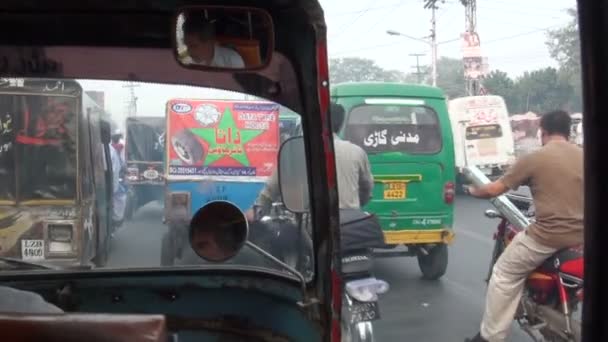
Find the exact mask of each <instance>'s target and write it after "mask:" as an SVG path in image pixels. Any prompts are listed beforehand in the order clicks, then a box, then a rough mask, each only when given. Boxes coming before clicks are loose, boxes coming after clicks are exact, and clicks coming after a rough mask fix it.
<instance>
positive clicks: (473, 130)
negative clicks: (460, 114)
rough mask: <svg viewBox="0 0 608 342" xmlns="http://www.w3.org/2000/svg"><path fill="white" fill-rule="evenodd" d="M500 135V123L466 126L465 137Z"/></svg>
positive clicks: (484, 137) (470, 138) (478, 137)
mask: <svg viewBox="0 0 608 342" xmlns="http://www.w3.org/2000/svg"><path fill="white" fill-rule="evenodd" d="M500 137H502V128H501V127H500V125H480V126H470V127H467V132H466V139H467V140H477V139H490V138H500Z"/></svg>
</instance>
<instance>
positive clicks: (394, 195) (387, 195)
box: [384, 182, 407, 200]
mask: <svg viewBox="0 0 608 342" xmlns="http://www.w3.org/2000/svg"><path fill="white" fill-rule="evenodd" d="M406 196H407V184H406V183H405V182H399V183H386V184H384V199H389V200H391V199H395V200H396V199H405V197H406Z"/></svg>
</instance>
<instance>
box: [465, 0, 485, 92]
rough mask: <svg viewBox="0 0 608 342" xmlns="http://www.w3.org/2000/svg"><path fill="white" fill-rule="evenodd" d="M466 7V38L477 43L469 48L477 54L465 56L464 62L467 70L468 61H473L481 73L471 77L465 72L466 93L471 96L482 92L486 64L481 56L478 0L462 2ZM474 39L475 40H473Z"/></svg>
mask: <svg viewBox="0 0 608 342" xmlns="http://www.w3.org/2000/svg"><path fill="white" fill-rule="evenodd" d="M460 2H461V3H462V5H463V6H464V16H465V36H466V37H468V39H469V41H470V42H471V41H475V43H474V45H471V46H469V48H473V49H475V48H476V49H477V52H476V53H474V54H473V55H464V56H463V61H465V68H467V63H466V60H467V59H468V60H471V61H472V62H473V65H474V64H479V68H480V69H481V71H482V72H481V73H480V74H479V75H476V76H473V77H471V76H470V75H467V74H466V72H465V81H466V85H465V87H466V91H467V94H468V95H469V96H475V95H479V94H480V92H481V90H482V85H481V79H482V77H483V75H484V72H485V71H484V70H485V63H484V58H483V56H482V55H481V53H480V51H481V50H479V49H480V45H479V44H480V43H479V35H478V34H477V0H460ZM471 39H473V40H471Z"/></svg>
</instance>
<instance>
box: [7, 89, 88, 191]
mask: <svg viewBox="0 0 608 342" xmlns="http://www.w3.org/2000/svg"><path fill="white" fill-rule="evenodd" d="M0 106H2V108H3V109H5V112H4V113H2V114H1V115H0V116H1V117H0V120H1V124H0V126H1V129H0V175H2V177H0V189H1V190H0V199H2V200H10V201H16V200H19V201H26V200H35V199H74V197H75V195H76V169H77V168H76V132H77V131H76V127H77V123H76V108H77V102H76V99H75V98H73V97H67V96H41V95H16V94H0ZM16 165H18V166H17V167H16Z"/></svg>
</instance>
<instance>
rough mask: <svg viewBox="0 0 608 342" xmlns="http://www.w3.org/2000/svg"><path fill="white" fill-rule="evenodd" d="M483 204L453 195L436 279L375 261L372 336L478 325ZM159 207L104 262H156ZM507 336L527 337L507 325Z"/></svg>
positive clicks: (451, 333) (404, 261) (439, 341)
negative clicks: (379, 287)
mask: <svg viewBox="0 0 608 342" xmlns="http://www.w3.org/2000/svg"><path fill="white" fill-rule="evenodd" d="M488 208H490V204H489V202H487V201H484V200H478V199H474V198H470V197H467V196H460V197H458V198H457V201H456V212H455V215H456V218H455V231H456V239H455V240H454V243H453V244H452V246H451V247H450V250H449V253H450V256H449V266H448V272H447V274H446V275H445V276H444V277H443V278H441V280H439V281H435V282H430V281H424V280H422V279H421V278H420V271H419V269H418V264H417V261H416V258H413V257H411V258H407V257H403V258H391V259H380V260H377V261H376V263H375V273H376V277H378V278H380V279H384V280H386V281H388V282H389V284H390V286H391V289H390V292H389V293H387V294H385V295H383V296H382V298H381V301H380V310H381V315H382V319H381V320H380V321H377V322H376V323H374V330H375V334H376V336H377V341H379V342H383V341H425V342H448V341H463V340H464V338H465V337H467V336H471V335H473V334H475V333H476V332H477V331H478V330H479V322H480V320H481V316H482V313H483V306H484V301H485V286H486V284H485V282H484V278H485V276H486V272H487V270H488V262H489V258H490V252H491V249H492V246H493V245H492V243H493V241H492V234H493V232H494V228H495V225H496V222H495V221H492V220H489V219H487V218H485V217H484V216H483V212H484V210H485V209H488ZM161 212H162V209H161V208H160V207H159V206H158V204H156V203H152V204H150V205H148V206H146V207H144V208H142V209H141V210H139V211H138V212H137V213H136V216H135V219H134V221H132V222H129V223H127V224H125V226H124V227H123V228H122V229H121V230H119V231H118V232H117V233H116V234H115V238H114V241H113V244H112V251H111V254H110V257H109V262H108V266H111V267H154V266H158V265H159V263H160V239H161V236H162V234H164V232H165V231H166V227H165V226H164V225H162V224H161V223H160V222H161ZM514 327H515V325H514ZM510 341H513V342H520V341H530V339H529V338H528V337H527V336H526V335H525V334H523V333H522V332H521V331H520V330H519V329H512V336H511V339H510Z"/></svg>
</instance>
